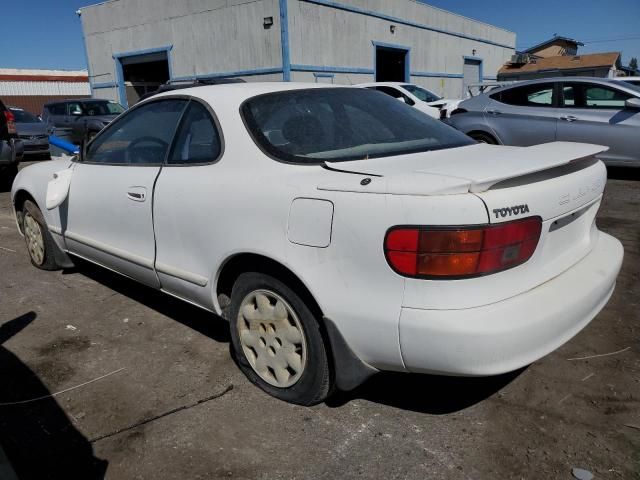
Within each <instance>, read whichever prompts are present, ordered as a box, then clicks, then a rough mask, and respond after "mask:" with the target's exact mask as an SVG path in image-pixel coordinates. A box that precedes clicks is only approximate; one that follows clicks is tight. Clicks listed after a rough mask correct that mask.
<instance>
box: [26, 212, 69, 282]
mask: <svg viewBox="0 0 640 480" xmlns="http://www.w3.org/2000/svg"><path fill="white" fill-rule="evenodd" d="M22 231H23V233H24V239H25V243H26V244H27V252H28V253H29V258H30V259H31V264H32V265H33V266H35V267H37V268H39V269H41V270H59V269H60V268H61V267H60V266H59V265H58V263H57V262H56V258H55V250H56V249H57V248H58V247H57V246H56V244H55V242H54V241H53V238H52V237H51V233H49V229H48V228H47V223H46V222H45V221H44V217H43V216H42V212H41V211H40V209H39V208H38V207H37V206H36V204H35V203H33V202H32V201H31V200H27V201H26V202H24V206H23V207H22Z"/></svg>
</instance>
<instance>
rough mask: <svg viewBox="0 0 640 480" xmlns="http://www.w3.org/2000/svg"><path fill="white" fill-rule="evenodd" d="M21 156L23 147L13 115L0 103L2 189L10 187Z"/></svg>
mask: <svg viewBox="0 0 640 480" xmlns="http://www.w3.org/2000/svg"><path fill="white" fill-rule="evenodd" d="M22 155H23V146H22V142H21V141H20V139H19V138H18V132H17V130H16V123H15V118H14V116H13V113H12V112H11V110H9V109H8V108H7V107H5V105H4V103H2V101H0V184H1V185H2V186H3V187H5V186H11V183H12V182H13V179H14V177H15V176H16V174H17V173H18V164H19V163H20V160H22Z"/></svg>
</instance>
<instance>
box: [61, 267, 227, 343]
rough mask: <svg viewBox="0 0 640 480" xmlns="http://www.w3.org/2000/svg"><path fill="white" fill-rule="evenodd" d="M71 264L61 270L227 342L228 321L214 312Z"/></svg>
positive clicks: (98, 270)
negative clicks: (96, 283)
mask: <svg viewBox="0 0 640 480" xmlns="http://www.w3.org/2000/svg"><path fill="white" fill-rule="evenodd" d="M73 263H75V265H76V267H75V268H73V269H67V270H64V271H63V272H62V273H63V275H71V274H74V273H79V274H81V275H85V276H86V277H88V278H90V279H92V280H93V281H95V282H98V283H100V284H102V285H104V286H105V287H107V288H109V289H111V290H113V291H115V292H118V293H119V294H121V295H123V296H125V297H128V298H130V299H132V300H135V301H136V302H138V303H141V304H142V305H145V306H146V307H148V308H151V309H152V310H155V311H156V312H158V313H160V314H162V315H165V316H166V317H169V318H171V319H172V320H175V321H176V322H179V323H181V324H183V325H184V326H186V327H189V328H191V329H192V330H195V331H196V332H198V333H201V334H202V335H205V336H207V337H209V338H211V339H212V340H215V341H217V342H225V343H229V342H230V337H229V324H228V323H227V321H226V320H224V319H223V318H221V317H219V316H217V315H216V314H214V313H211V312H208V311H206V310H203V309H201V308H198V307H196V306H194V305H191V304H190V303H187V302H185V301H182V300H179V299H177V298H174V297H172V296H170V295H168V294H166V293H163V292H160V291H158V290H154V289H153V288H150V287H147V286H145V285H142V284H141V283H138V282H136V281H134V280H131V279H129V278H127V277H123V276H122V275H119V274H117V273H114V272H111V271H109V270H107V269H105V268H102V267H99V266H97V265H94V264H92V263H89V262H87V261H84V260H81V259H79V258H76V257H74V259H73Z"/></svg>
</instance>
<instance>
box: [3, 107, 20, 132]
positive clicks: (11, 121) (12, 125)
mask: <svg viewBox="0 0 640 480" xmlns="http://www.w3.org/2000/svg"><path fill="white" fill-rule="evenodd" d="M4 118H5V120H6V121H7V130H8V131H9V134H10V135H15V134H17V133H18V131H17V130H16V118H15V117H14V116H13V113H12V112H10V111H9V110H5V112H4Z"/></svg>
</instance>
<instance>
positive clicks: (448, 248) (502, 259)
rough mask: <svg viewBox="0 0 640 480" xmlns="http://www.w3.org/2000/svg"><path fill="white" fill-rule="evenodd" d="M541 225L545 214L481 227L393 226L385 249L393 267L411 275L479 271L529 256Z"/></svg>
mask: <svg viewBox="0 0 640 480" xmlns="http://www.w3.org/2000/svg"><path fill="white" fill-rule="evenodd" d="M541 229H542V220H541V219H540V217H531V218H525V219H523V220H516V221H514V222H507V223H501V224H498V225H487V226H482V227H474V226H471V227H456V228H442V227H394V228H392V229H390V230H389V231H388V232H387V236H386V237H385V241H384V251H385V255H386V257H387V261H388V262H389V265H391V268H393V269H394V270H395V271H396V272H398V273H399V274H401V275H405V276H408V277H420V278H466V277H476V276H480V275H487V274H490V273H495V272H499V271H502V270H506V269H508V268H512V267H515V266H517V265H521V264H522V263H524V262H526V261H527V260H529V258H531V255H533V252H534V251H535V249H536V246H537V245H538V240H539V239H540V231H541Z"/></svg>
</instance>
